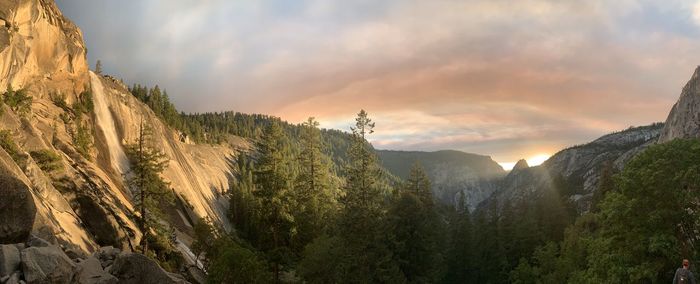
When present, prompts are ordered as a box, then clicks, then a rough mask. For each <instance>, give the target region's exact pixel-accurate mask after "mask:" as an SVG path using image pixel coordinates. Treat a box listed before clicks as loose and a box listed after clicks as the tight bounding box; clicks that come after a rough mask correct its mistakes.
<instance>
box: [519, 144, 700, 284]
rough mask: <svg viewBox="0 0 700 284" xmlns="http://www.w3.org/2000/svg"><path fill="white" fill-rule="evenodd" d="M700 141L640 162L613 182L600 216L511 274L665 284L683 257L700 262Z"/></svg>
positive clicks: (581, 222)
mask: <svg viewBox="0 0 700 284" xmlns="http://www.w3.org/2000/svg"><path fill="white" fill-rule="evenodd" d="M699 160H700V141H698V140H674V141H671V142H668V143H665V144H660V145H654V146H651V147H649V148H648V149H647V150H645V151H644V152H642V153H641V154H639V155H638V156H637V157H635V158H634V159H633V160H632V161H631V162H630V163H629V164H628V165H627V166H626V167H625V169H624V171H623V172H622V173H620V174H618V175H616V176H615V178H613V179H612V180H613V181H614V182H613V185H610V184H609V182H605V183H601V187H605V188H604V189H605V190H606V191H607V193H606V194H605V196H604V197H603V199H602V202H601V203H600V204H598V205H597V206H596V207H595V208H596V209H597V210H596V211H595V212H594V213H590V214H586V215H583V216H581V217H579V218H578V220H577V221H576V223H575V225H573V226H572V227H570V228H568V229H567V231H566V233H565V237H564V239H563V240H562V241H561V242H559V243H550V244H547V245H546V246H544V247H541V248H539V249H537V251H536V252H535V254H533V256H532V258H531V259H530V260H529V261H528V260H523V261H521V263H520V265H519V266H518V268H517V269H516V270H515V271H514V272H513V273H512V274H511V276H513V280H514V282H520V283H524V281H525V280H526V279H533V277H534V279H535V280H536V281H537V283H551V282H548V281H557V282H570V283H659V282H665V281H669V279H672V278H673V273H674V270H675V268H676V267H677V266H678V264H679V263H680V260H681V259H684V258H688V259H697V257H698V256H699V255H700V254H699V251H698V250H697V249H696V246H695V244H696V243H697V241H698V236H697V234H696V233H695V232H697V231H698V230H700V223H699V222H698V220H699V219H700V218H699V217H700V216H699V215H698V213H697V212H700V211H699V210H700V208H698V207H699V206H700V205H699V204H698V203H697V202H696V200H697V199H698V197H699V196H698V195H699V193H698V188H697V186H698V184H700V171H699V170H700V165H699V164H698V162H697V161H699Z"/></svg>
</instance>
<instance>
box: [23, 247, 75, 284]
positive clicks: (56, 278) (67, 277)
mask: <svg viewBox="0 0 700 284" xmlns="http://www.w3.org/2000/svg"><path fill="white" fill-rule="evenodd" d="M21 255H22V272H23V273H24V279H25V280H26V281H27V283H71V281H72V280H73V275H74V274H75V270H76V266H75V264H74V263H73V261H71V259H70V258H68V256H67V255H66V254H65V253H63V251H62V250H61V249H60V248H59V247H56V246H48V247H30V248H27V249H25V250H23V251H22V253H21Z"/></svg>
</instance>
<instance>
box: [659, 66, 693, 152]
mask: <svg viewBox="0 0 700 284" xmlns="http://www.w3.org/2000/svg"><path fill="white" fill-rule="evenodd" d="M676 138H700V66H698V67H697V68H696V69H695V72H694V73H693V75H692V76H691V77H690V80H689V81H688V83H687V84H686V85H685V87H683V90H682V91H681V95H680V98H679V99H678V102H676V104H675V105H673V108H672V109H671V112H670V113H669V114H668V118H667V119H666V126H665V127H664V130H663V131H662V133H661V136H660V137H659V142H660V143H663V142H667V141H671V140H673V139H676Z"/></svg>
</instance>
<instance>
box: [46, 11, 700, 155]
mask: <svg viewBox="0 0 700 284" xmlns="http://www.w3.org/2000/svg"><path fill="white" fill-rule="evenodd" d="M57 3H58V5H59V6H60V8H61V9H62V11H63V12H64V14H65V15H66V16H68V17H69V18H70V19H72V20H73V21H74V22H75V23H76V24H77V25H78V26H79V27H81V29H82V31H83V35H84V38H85V42H86V45H87V47H88V59H89V61H90V62H91V64H93V66H94V63H95V62H96V60H98V59H100V60H101V61H102V64H103V69H104V70H105V73H108V74H112V75H114V76H116V77H118V78H122V79H124V81H125V82H126V83H128V84H133V83H140V84H147V85H149V86H152V85H155V84H158V85H160V86H161V87H162V88H165V89H167V91H168V94H169V95H170V96H171V99H172V101H173V102H174V103H175V104H176V106H177V107H178V109H181V110H184V111H186V112H205V111H224V110H234V111H240V112H246V113H264V114H271V115H275V116H279V117H281V118H282V119H284V120H287V121H290V122H293V123H298V122H301V121H303V120H305V118H306V117H309V116H313V117H316V118H317V119H318V120H319V121H320V122H321V126H322V127H325V128H337V129H341V130H349V127H350V125H351V124H352V123H353V117H354V116H355V114H356V113H357V112H358V111H359V110H360V109H365V110H366V111H367V112H368V113H369V115H370V117H371V118H373V120H374V121H375V122H376V125H377V126H376V128H375V131H376V133H375V134H374V135H373V136H372V137H370V141H371V142H372V143H373V144H374V145H375V147H376V148H379V149H395V150H425V151H432V150H440V149H455V150H462V151H466V152H471V153H478V154H484V155H489V156H491V157H492V158H493V159H494V160H495V161H497V162H499V163H501V164H502V165H503V166H504V167H505V168H508V167H512V165H513V164H514V163H515V161H517V160H518V159H520V158H525V159H528V162H530V163H531V164H533V163H534V164H536V163H538V162H541V160H543V158H542V157H547V156H549V155H552V154H554V153H556V152H557V151H558V150H560V149H563V148H565V147H567V146H570V145H574V144H581V143H585V142H588V141H591V140H593V139H595V138H597V137H599V136H602V135H604V134H606V133H609V132H613V131H616V130H621V129H625V128H627V127H629V126H641V125H647V124H650V123H653V122H658V121H664V120H665V119H666V116H667V115H668V112H669V110H670V109H671V107H672V105H673V103H674V102H675V101H676V99H677V98H678V96H679V94H680V91H681V88H682V87H683V85H684V84H685V82H686V81H687V80H688V79H689V78H690V76H691V74H692V72H693V70H694V69H695V67H696V66H697V65H698V64H700V52H698V51H700V2H697V1H675V0H665V1H628V0H616V1H612V0H611V1H597V0H591V1H529V0H523V1H499V0H469V1H456V0H449V1H442V0H430V1H427V0H426V1H417V0H395V1H380V0H353V1H328V0H306V1H304V0H299V1H291V0H277V1H224V0H206V1H194V0H167V1H166V0H138V1H136V0H131V1H82V0H57Z"/></svg>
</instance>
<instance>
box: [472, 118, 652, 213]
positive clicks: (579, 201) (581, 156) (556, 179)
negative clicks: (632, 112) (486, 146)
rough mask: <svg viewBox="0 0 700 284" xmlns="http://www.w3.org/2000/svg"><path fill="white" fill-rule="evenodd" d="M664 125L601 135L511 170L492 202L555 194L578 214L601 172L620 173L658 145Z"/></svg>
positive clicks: (584, 208) (595, 187) (500, 184)
mask: <svg viewBox="0 0 700 284" xmlns="http://www.w3.org/2000/svg"><path fill="white" fill-rule="evenodd" d="M663 128H664V124H663V123H655V124H651V125H648V126H641V127H634V128H629V129H627V130H624V131H620V132H615V133H611V134H608V135H605V136H602V137H600V138H598V139H596V140H594V141H592V142H589V143H586V144H582V145H577V146H573V147H569V148H567V149H564V150H561V151H559V152H558V153H556V154H554V155H553V156H552V157H551V158H549V159H548V160H547V161H545V162H544V163H543V164H542V165H540V166H534V167H529V168H521V169H519V170H514V171H512V172H511V173H510V174H509V175H508V176H507V177H506V178H504V179H503V180H502V181H500V182H499V184H498V185H497V187H498V190H497V191H496V192H494V194H493V196H492V197H491V198H489V199H488V200H487V201H486V202H484V204H482V207H486V206H487V205H488V204H489V203H490V202H497V203H499V204H502V203H504V202H511V203H512V202H517V201H519V200H523V199H533V198H538V197H540V196H542V195H544V194H547V193H556V194H558V195H561V197H562V198H565V199H567V198H568V199H570V200H571V201H573V202H574V205H576V207H577V208H578V210H579V211H585V210H587V209H588V208H589V206H590V201H591V199H592V197H593V194H594V193H595V191H596V190H597V189H598V184H599V180H600V176H601V173H602V170H603V168H604V167H605V166H607V165H609V167H611V170H612V171H619V170H621V169H622V168H623V167H624V166H625V164H627V162H629V161H630V160H631V159H632V158H633V157H634V156H635V155H637V154H638V153H640V152H641V151H643V150H644V149H646V147H648V146H649V145H652V144H654V143H656V141H657V139H658V137H659V135H660V134H661V131H662V129H663Z"/></svg>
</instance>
